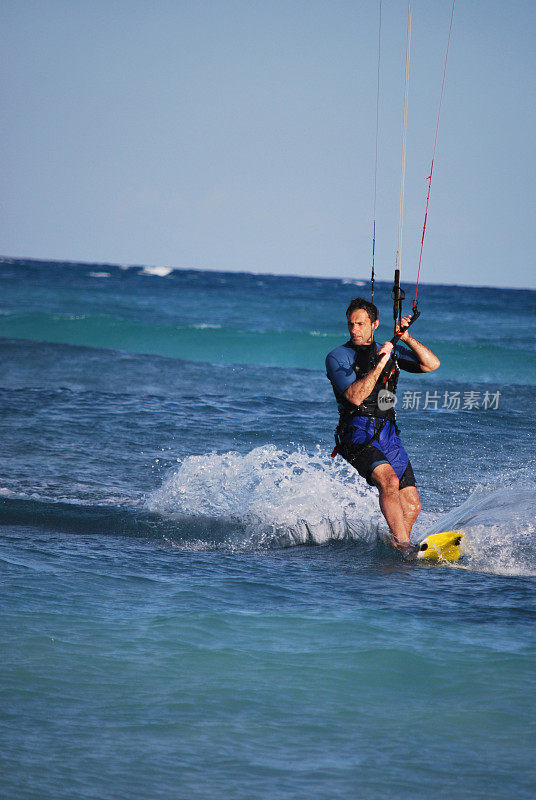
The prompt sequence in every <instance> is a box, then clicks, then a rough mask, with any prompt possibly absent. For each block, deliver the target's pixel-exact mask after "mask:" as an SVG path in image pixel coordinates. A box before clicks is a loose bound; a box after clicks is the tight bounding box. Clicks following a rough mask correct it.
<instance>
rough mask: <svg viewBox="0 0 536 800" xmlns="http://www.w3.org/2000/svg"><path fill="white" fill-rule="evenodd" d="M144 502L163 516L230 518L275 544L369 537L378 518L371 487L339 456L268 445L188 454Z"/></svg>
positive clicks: (375, 500)
mask: <svg viewBox="0 0 536 800" xmlns="http://www.w3.org/2000/svg"><path fill="white" fill-rule="evenodd" d="M147 505H148V508H149V510H150V511H153V512H156V513H161V514H174V513H175V514H180V515H186V516H189V517H200V518H201V517H204V518H206V517H212V518H213V519H216V520H218V521H220V522H224V521H236V522H237V523H239V524H240V526H241V527H242V529H243V528H246V530H247V531H248V532H249V533H250V534H252V535H254V537H256V538H258V540H259V542H265V541H267V540H269V539H270V538H275V540H277V542H278V543H279V544H300V543H306V542H314V543H316V544H321V543H324V542H327V541H330V540H340V539H349V538H352V539H355V538H362V539H365V540H367V541H373V540H374V539H375V538H376V533H377V529H378V523H379V518H378V517H379V512H378V505H377V498H376V495H375V492H374V491H373V490H372V489H371V488H370V487H369V486H367V485H366V484H365V483H364V481H362V479H360V478H359V476H357V474H356V473H355V472H354V471H353V470H352V469H351V468H349V467H347V466H346V465H345V463H344V462H343V461H342V459H336V460H334V459H331V458H330V457H329V455H326V454H325V453H323V452H321V451H320V449H319V450H318V451H317V453H316V454H315V455H310V454H308V453H306V452H304V451H302V450H294V451H283V450H278V449H277V448H276V447H275V446H272V445H268V446H265V447H258V448H256V449H255V450H252V451H251V452H249V453H246V454H245V455H244V454H241V453H237V452H234V451H231V452H228V453H223V454H216V453H212V454H209V455H201V456H189V457H188V458H186V459H184V461H183V462H182V463H181V464H180V466H179V468H178V469H177V470H176V471H175V472H174V473H173V474H172V475H170V476H169V477H168V478H167V479H166V480H165V481H164V483H163V485H162V486H161V487H160V489H158V490H157V491H155V492H154V493H153V494H152V495H151V496H150V497H149V498H148V501H147Z"/></svg>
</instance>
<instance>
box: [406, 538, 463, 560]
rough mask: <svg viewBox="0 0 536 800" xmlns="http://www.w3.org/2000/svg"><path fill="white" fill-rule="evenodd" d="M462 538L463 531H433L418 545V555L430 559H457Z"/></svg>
mask: <svg viewBox="0 0 536 800" xmlns="http://www.w3.org/2000/svg"><path fill="white" fill-rule="evenodd" d="M462 539H463V533H462V531H444V532H443V533H432V534H430V536H427V537H426V539H423V541H422V542H421V543H420V544H419V545H418V549H417V552H416V556H417V558H422V559H428V560H429V561H457V560H458V559H459V557H460V555H461V552H460V545H461V542H462Z"/></svg>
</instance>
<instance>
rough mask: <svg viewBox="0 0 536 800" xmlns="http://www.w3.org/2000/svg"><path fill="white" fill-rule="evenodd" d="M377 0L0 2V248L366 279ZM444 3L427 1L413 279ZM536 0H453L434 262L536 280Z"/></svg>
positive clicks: (396, 99)
mask: <svg viewBox="0 0 536 800" xmlns="http://www.w3.org/2000/svg"><path fill="white" fill-rule="evenodd" d="M378 9H379V3H378V2H376V0H369V1H368V2H364V1H363V2H360V0H219V1H218V0H212V1H209V0H190V1H189V2H182V0H160V1H159V0H153V2H140V1H139V0H105V1H104V0H91V2H76V1H75V0H47V2H43V0H33V1H31V0H17V1H16V2H12V1H11V0H9V2H8V0H1V2H0V10H1V15H0V24H1V27H2V50H1V55H0V58H1V59H2V62H3V63H2V76H3V77H2V81H1V82H0V94H1V111H2V116H3V121H2V134H1V153H0V163H1V186H0V197H1V215H0V220H1V222H0V226H1V227H0V253H2V254H3V255H6V256H21V257H31V258H44V259H60V260H83V261H96V262H109V263H122V264H150V265H162V266H164V265H168V266H177V267H195V268H201V269H222V270H246V271H252V272H272V273H291V274H302V275H320V276H327V277H365V278H366V277H367V276H368V274H369V270H370V260H371V238H372V236H371V234H372V198H373V192H372V189H373V166H374V137H375V116H376V68H377V35H378ZM450 9H451V2H450V0H414V2H413V34H412V62H411V72H410V96H409V117H408V156H407V174H406V215H405V228H404V247H403V258H402V261H403V274H404V277H405V280H407V281H410V280H413V279H414V278H415V274H416V266H417V260H418V250H419V244H420V236H421V231H422V222H423V216H424V206H425V199H426V176H427V175H428V172H429V166H430V159H431V155H432V147H433V138H434V131H435V120H436V114H437V106H438V102H439V94H440V87H441V78H442V70H443V60H444V52H445V46H446V41H447V34H448V25H449V19H450ZM406 14H407V3H406V1H405V0H384V2H383V22H382V72H381V103H380V145H379V172H378V206H377V248H376V261H377V273H378V277H379V278H384V279H386V280H390V279H391V277H392V269H393V265H394V258H395V251H396V235H397V220H398V193H399V174H400V153H401V128H402V93H403V78H404V59H405V39H406ZM535 41H536V3H535V2H534V0H527V1H526V2H521V1H519V2H516V0H510V1H509V2H506V0H504V2H496V1H495V0H457V2H456V9H455V15H454V27H453V34H452V41H451V49H450V55H449V64H448V72H447V84H446V89H445V96H444V101H443V110H442V117H441V124H440V130H439V140H438V146H437V153H436V163H435V171H434V181H433V184H432V196H431V204H430V212H429V222H428V228H427V235H426V241H425V249H424V259H423V268H422V280H423V281H428V282H442V283H468V284H485V285H496V286H529V287H535V286H536V270H535V267H534V261H535V253H536V246H535V241H534V230H535V222H534V221H535V218H536V204H535V200H534V197H535V191H534V182H535V169H534V166H535V155H534V142H535V130H536V110H535V103H534V97H535V88H536V87H535V82H536V79H535V76H536V64H535V61H536V55H535V54H536V47H535V46H534V42H535Z"/></svg>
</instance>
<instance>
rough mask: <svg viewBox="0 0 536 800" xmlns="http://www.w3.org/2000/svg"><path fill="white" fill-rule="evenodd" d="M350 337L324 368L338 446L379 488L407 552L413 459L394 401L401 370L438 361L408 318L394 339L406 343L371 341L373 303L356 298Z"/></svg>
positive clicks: (394, 534) (414, 500) (394, 535)
mask: <svg viewBox="0 0 536 800" xmlns="http://www.w3.org/2000/svg"><path fill="white" fill-rule="evenodd" d="M346 319H347V323H348V331H349V333H350V339H349V340H348V341H347V342H346V343H345V344H343V345H340V346H339V347H336V348H335V349H334V350H332V351H331V352H330V353H329V354H328V356H327V358H326V369H327V375H328V378H329V380H330V381H331V385H332V387H333V391H334V393H335V398H336V400H337V405H338V408H339V414H340V419H339V424H338V426H337V429H336V432H335V442H336V447H335V451H334V452H338V453H340V455H341V456H342V457H343V458H345V459H346V460H347V461H348V462H349V463H350V464H351V465H352V466H353V467H355V469H356V470H357V471H358V472H359V474H360V475H361V476H362V477H364V478H365V479H366V480H367V482H368V483H370V484H371V485H373V486H376V487H377V488H378V491H379V503H380V508H381V511H382V513H383V515H384V517H385V519H386V521H387V524H388V526H389V531H390V534H391V540H392V543H393V545H394V546H395V547H396V548H397V549H399V550H401V551H402V552H406V551H407V550H409V549H410V548H411V542H410V533H411V528H412V526H413V523H414V522H415V520H416V519H417V517H418V515H419V512H420V510H421V502H420V499H419V493H418V491H417V487H416V485H415V476H414V474H413V469H412V467H411V463H410V460H409V457H408V454H407V453H406V451H405V449H404V447H403V445H402V442H401V440H400V438H399V435H398V434H399V431H398V428H397V426H396V418H395V410H394V405H395V402H396V394H395V393H396V385H397V379H398V374H399V371H400V369H403V370H405V371H407V372H433V371H434V370H436V369H437V368H438V367H439V359H438V358H437V356H436V355H434V353H432V351H431V350H429V349H428V347H426V346H425V345H423V344H422V343H421V342H419V341H417V339H414V338H413V336H411V335H410V333H409V331H408V330H407V328H408V327H409V325H410V324H411V318H410V317H409V316H408V317H403V318H402V319H400V320H399V321H398V322H397V323H396V327H395V334H396V336H395V337H394V338H395V339H399V340H401V341H402V342H404V345H405V346H401V345H399V344H398V342H397V344H396V346H394V347H393V343H392V342H384V343H383V344H382V345H381V347H380V346H379V345H378V344H377V343H376V342H375V341H374V332H375V330H376V328H377V327H378V324H379V314H378V309H377V307H376V306H375V305H374V304H373V303H371V302H369V301H368V300H364V299H363V298H361V297H357V298H356V299H355V300H352V302H351V303H350V305H349V306H348V308H347V310H346Z"/></svg>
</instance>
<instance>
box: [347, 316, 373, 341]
mask: <svg viewBox="0 0 536 800" xmlns="http://www.w3.org/2000/svg"><path fill="white" fill-rule="evenodd" d="M377 327H378V320H376V321H375V322H371V321H370V317H369V315H368V314H367V312H366V311H365V309H364V308H357V309H356V310H355V311H352V313H351V314H350V316H349V317H348V330H349V332H350V338H351V340H352V342H353V343H354V344H371V343H372V338H373V336H374V331H375V330H376V328H377Z"/></svg>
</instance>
